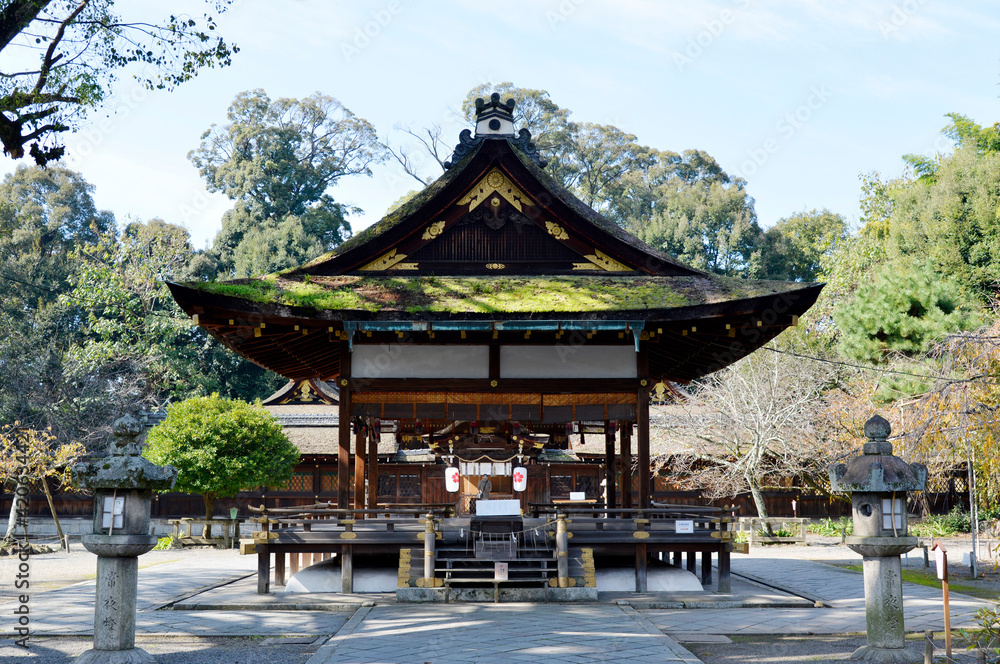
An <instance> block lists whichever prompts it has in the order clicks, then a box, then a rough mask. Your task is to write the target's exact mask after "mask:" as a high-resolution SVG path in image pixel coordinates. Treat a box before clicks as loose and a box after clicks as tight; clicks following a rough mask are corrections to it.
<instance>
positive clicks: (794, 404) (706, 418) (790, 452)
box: [673, 349, 829, 517]
mask: <svg viewBox="0 0 1000 664" xmlns="http://www.w3.org/2000/svg"><path fill="white" fill-rule="evenodd" d="M825 366H826V365H823V364H820V363H815V362H810V361H805V360H802V359H799V358H795V357H792V356H789V355H784V354H780V353H777V352H769V351H768V350H767V349H762V350H761V351H759V352H757V353H755V354H753V355H751V356H749V357H747V358H745V359H744V360H742V361H740V362H738V363H736V364H734V365H732V366H730V367H728V368H726V369H724V370H722V371H719V372H717V373H715V374H713V375H711V376H710V377H708V378H707V379H706V380H705V381H704V382H703V383H702V384H701V385H700V386H699V387H698V389H696V390H692V393H691V397H690V399H688V400H687V401H686V402H685V403H684V404H683V405H682V407H681V415H680V416H679V417H678V418H677V420H675V435H676V436H678V437H679V438H680V439H682V440H683V441H685V442H686V444H687V445H688V446H689V447H690V452H689V453H688V454H687V455H677V456H675V457H674V468H673V470H674V472H675V473H678V474H679V475H681V476H682V477H683V478H684V479H683V481H684V483H686V484H688V485H690V486H693V487H697V488H699V489H701V490H702V491H704V492H706V493H707V494H708V495H710V496H711V497H713V498H718V497H722V496H732V495H735V494H737V493H740V492H742V491H747V490H749V491H750V493H751V495H752V496H753V500H754V504H755V505H756V507H757V513H758V514H759V515H760V516H761V517H767V516H768V512H767V505H766V503H765V502H764V494H763V488H764V487H766V486H769V485H771V486H774V485H777V484H778V483H779V482H780V481H781V480H785V479H787V478H790V477H795V476H798V475H801V474H803V473H811V472H814V471H816V470H817V469H819V468H821V467H825V464H824V463H823V461H822V460H823V459H824V445H823V441H822V440H821V436H820V435H819V432H818V431H817V430H816V427H815V425H814V423H815V422H816V421H817V419H818V417H817V416H818V414H819V412H820V411H821V410H822V407H823V396H822V392H821V390H822V388H823V386H824V384H826V383H827V381H828V380H829V375H828V374H829V372H828V370H827V369H826V368H825Z"/></svg>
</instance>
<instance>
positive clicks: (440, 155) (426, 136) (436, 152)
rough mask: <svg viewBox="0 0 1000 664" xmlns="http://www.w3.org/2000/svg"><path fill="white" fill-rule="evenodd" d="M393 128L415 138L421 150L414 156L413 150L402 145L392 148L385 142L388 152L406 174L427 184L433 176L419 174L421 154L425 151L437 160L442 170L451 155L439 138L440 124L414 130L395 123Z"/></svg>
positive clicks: (450, 150) (442, 140)
mask: <svg viewBox="0 0 1000 664" xmlns="http://www.w3.org/2000/svg"><path fill="white" fill-rule="evenodd" d="M393 129H396V130H398V131H402V132H405V133H406V134H409V135H410V137H412V138H414V139H416V141H417V142H418V143H420V145H421V147H422V148H423V149H422V150H419V151H418V152H417V156H414V154H413V152H412V151H411V150H409V149H407V148H406V147H404V146H402V145H401V146H399V147H398V148H394V147H392V146H391V145H389V144H386V148H388V149H389V154H391V155H392V156H393V158H394V159H395V160H396V161H398V162H399V165H400V166H402V167H403V170H404V171H405V172H406V174H407V175H409V176H410V177H412V178H413V179H414V180H416V181H417V182H419V183H420V184H422V185H424V186H425V187H426V186H427V185H429V184H430V183H431V182H432V181H433V180H434V176H421V175H420V172H419V171H421V170H422V168H421V167H422V165H423V161H424V160H423V158H421V155H422V154H423V153H424V152H426V153H427V154H428V155H430V157H431V158H432V159H433V160H434V161H436V162H437V165H438V166H439V167H440V168H441V171H442V172H444V170H445V168H444V162H445V161H447V160H448V157H450V156H451V152H452V148H451V147H450V146H449V145H448V143H446V142H445V141H444V139H443V138H441V132H442V130H441V125H437V124H434V125H431V126H430V127H424V129H423V130H422V131H414V130H413V129H412V128H410V127H403V126H402V125H398V124H397V125H395V126H394V127H393Z"/></svg>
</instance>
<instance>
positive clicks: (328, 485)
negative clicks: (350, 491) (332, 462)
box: [319, 470, 337, 493]
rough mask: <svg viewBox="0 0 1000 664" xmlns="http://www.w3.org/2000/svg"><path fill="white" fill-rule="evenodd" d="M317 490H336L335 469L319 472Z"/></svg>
mask: <svg viewBox="0 0 1000 664" xmlns="http://www.w3.org/2000/svg"><path fill="white" fill-rule="evenodd" d="M319 490H320V493H336V492H337V471H335V470H334V471H328V472H323V473H320V476H319Z"/></svg>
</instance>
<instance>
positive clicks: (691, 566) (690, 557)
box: [687, 551, 697, 574]
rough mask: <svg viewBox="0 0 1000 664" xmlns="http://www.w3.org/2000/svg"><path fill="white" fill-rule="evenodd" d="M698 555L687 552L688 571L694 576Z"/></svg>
mask: <svg viewBox="0 0 1000 664" xmlns="http://www.w3.org/2000/svg"><path fill="white" fill-rule="evenodd" d="M696 555H697V553H696V552H694V551H688V552H687V571H689V572H691V573H692V574H694V567H695V556H696Z"/></svg>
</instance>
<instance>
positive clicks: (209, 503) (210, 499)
mask: <svg viewBox="0 0 1000 664" xmlns="http://www.w3.org/2000/svg"><path fill="white" fill-rule="evenodd" d="M201 497H202V498H203V499H204V500H205V518H206V519H211V518H212V515H213V513H214V512H215V494H212V493H203V494H201ZM201 536H202V537H211V536H212V524H210V523H206V524H205V530H204V531H203V532H202V534H201Z"/></svg>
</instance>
